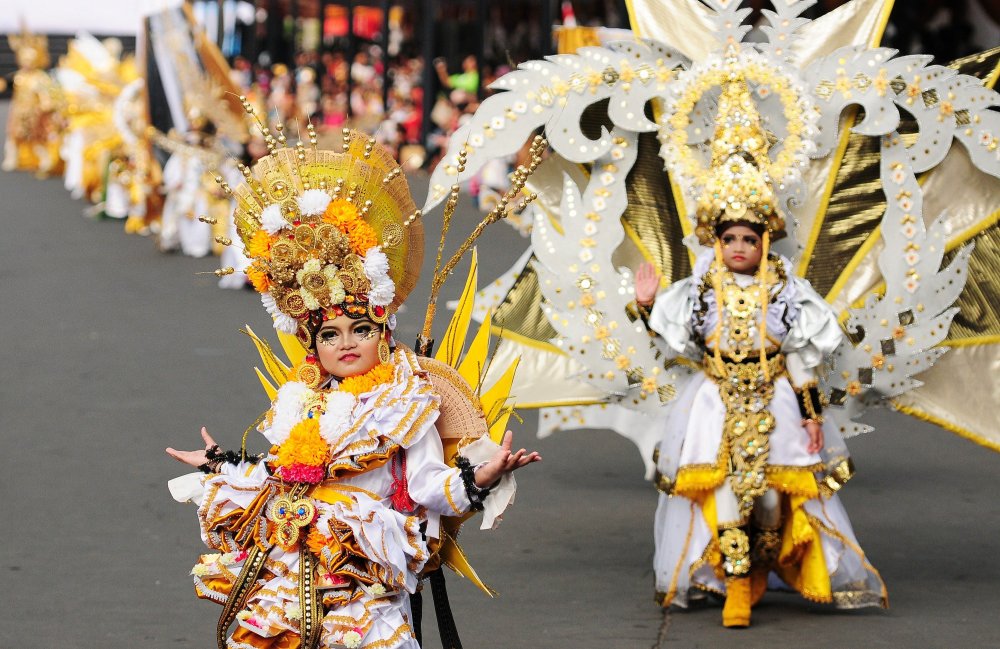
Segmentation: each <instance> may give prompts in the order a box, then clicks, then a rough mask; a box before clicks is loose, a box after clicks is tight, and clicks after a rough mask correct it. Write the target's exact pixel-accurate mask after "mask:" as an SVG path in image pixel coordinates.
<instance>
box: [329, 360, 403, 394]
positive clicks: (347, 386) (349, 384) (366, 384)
mask: <svg viewBox="0 0 1000 649" xmlns="http://www.w3.org/2000/svg"><path fill="white" fill-rule="evenodd" d="M395 376H396V366H395V365H393V364H392V363H379V364H378V365H376V366H375V367H373V368H371V369H370V370H368V371H367V372H365V373H364V374H359V375H358V376H348V377H347V378H345V379H344V380H343V381H341V382H340V388H339V389H340V391H341V392H350V393H351V394H353V395H354V396H358V395H361V394H363V393H365V392H371V391H372V390H374V389H375V386H377V385H382V384H383V383H388V382H389V381H391V380H392V379H393V378H395Z"/></svg>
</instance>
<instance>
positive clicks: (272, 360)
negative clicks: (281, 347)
mask: <svg viewBox="0 0 1000 649" xmlns="http://www.w3.org/2000/svg"><path fill="white" fill-rule="evenodd" d="M243 333H245V334H246V335H247V336H249V338H250V340H252V341H253V344H254V347H256V348H257V353H258V354H260V360H261V362H262V363H263V364H264V369H265V370H266V371H267V373H268V375H269V376H270V381H269V380H267V378H265V376H264V373H263V372H261V370H260V369H258V368H256V367H255V368H254V370H255V371H256V372H257V376H258V378H260V380H261V384H262V385H263V386H264V391H265V392H267V393H268V396H270V397H271V398H272V399H273V398H274V396H273V395H272V394H271V391H272V390H274V391H277V388H280V387H281V386H283V385H284V384H285V382H286V381H288V372H289V369H290V368H289V367H288V366H287V365H285V364H284V363H283V362H282V361H281V359H280V358H278V355H277V354H275V353H274V350H273V349H272V348H271V345H270V344H269V343H268V342H267V341H265V340H263V339H261V338H260V337H259V336H258V335H257V334H256V333H254V330H253V329H251V328H250V325H246V329H244V330H243Z"/></svg>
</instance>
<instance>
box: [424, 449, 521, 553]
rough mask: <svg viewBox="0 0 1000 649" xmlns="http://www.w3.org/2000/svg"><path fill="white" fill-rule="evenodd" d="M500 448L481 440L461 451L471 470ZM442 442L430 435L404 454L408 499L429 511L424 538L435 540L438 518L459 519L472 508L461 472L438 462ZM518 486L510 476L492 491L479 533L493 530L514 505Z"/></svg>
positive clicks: (486, 504)
mask: <svg viewBox="0 0 1000 649" xmlns="http://www.w3.org/2000/svg"><path fill="white" fill-rule="evenodd" d="M499 448H500V446H499V445H498V444H497V443H496V442H494V441H493V440H492V439H490V438H489V437H487V436H485V435H484V436H483V437H481V438H479V439H478V440H476V441H475V442H473V443H471V444H469V445H468V446H466V447H465V448H463V449H462V450H461V452H460V453H461V455H462V456H464V457H465V458H466V459H467V460H469V463H470V464H471V465H472V466H479V465H482V464H484V463H486V462H488V461H489V460H490V458H492V457H493V455H494V454H495V453H496V451H497V449H499ZM441 457H442V446H441V438H440V437H438V435H437V434H436V431H433V432H431V433H429V434H428V435H426V436H425V438H424V439H421V440H420V441H419V442H417V443H416V444H414V445H413V446H411V447H410V448H408V449H407V450H406V473H407V482H408V485H407V486H408V488H409V491H410V497H411V498H412V499H413V500H414V502H416V503H419V504H420V505H423V506H424V507H425V508H426V509H427V510H428V525H427V535H428V536H434V537H437V531H438V525H439V521H440V517H441V516H460V515H462V514H464V513H466V512H468V511H469V510H470V509H471V508H472V503H471V502H470V501H469V495H468V493H467V492H466V490H465V484H464V483H463V482H462V475H461V471H460V470H459V469H457V468H453V467H449V466H447V465H446V464H444V462H442V461H441ZM516 490H517V483H516V482H515V481H514V476H513V475H511V474H510V473H507V474H504V475H503V477H501V478H500V481H499V482H498V483H497V484H496V485H494V486H493V487H491V489H490V493H489V495H488V496H486V499H485V500H484V501H483V521H482V523H481V525H480V529H484V530H487V529H494V528H495V527H496V526H497V524H498V523H499V521H500V519H501V517H502V515H503V512H504V510H506V509H507V507H508V506H509V505H511V504H513V502H514V494H515V492H516Z"/></svg>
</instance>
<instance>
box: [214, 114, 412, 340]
mask: <svg viewBox="0 0 1000 649" xmlns="http://www.w3.org/2000/svg"><path fill="white" fill-rule="evenodd" d="M245 107H246V108H247V110H248V112H250V113H251V114H253V113H252V109H250V108H249V105H248V104H245ZM258 125H259V126H260V128H261V131H262V132H263V134H264V138H265V141H266V142H267V145H268V149H269V154H268V155H266V156H264V157H263V158H261V159H260V160H259V161H257V163H256V164H255V165H254V167H253V169H252V170H251V169H250V168H249V167H245V166H242V165H241V166H240V170H241V171H242V172H243V175H244V178H245V179H246V183H244V184H242V185H241V186H240V187H238V188H237V189H236V190H230V188H229V187H228V186H227V185H226V184H225V183H224V182H223V183H221V184H222V185H223V188H224V189H225V190H227V191H231V192H232V193H233V194H234V196H235V198H236V203H237V205H236V210H235V213H234V217H233V218H234V220H235V222H236V230H237V233H238V234H239V237H240V239H241V240H242V241H243V244H244V248H245V251H246V255H247V257H248V258H250V259H251V261H252V263H251V265H250V267H249V268H248V269H247V276H248V277H249V278H250V281H251V283H252V284H253V286H254V288H255V289H256V290H257V291H258V292H259V293H260V294H261V301H262V302H263V304H264V307H265V308H266V309H267V311H268V313H270V314H271V316H272V317H273V318H274V327H275V329H277V330H279V331H282V332H285V333H289V334H295V335H296V336H297V337H298V339H299V342H300V343H302V345H303V346H304V347H306V348H308V347H310V346H311V345H312V343H313V335H314V333H315V329H316V328H317V326H318V324H319V323H320V322H321V320H322V319H323V318H324V317H336V316H339V315H348V316H350V317H354V318H361V317H368V318H371V319H372V320H373V321H374V322H376V323H378V324H383V323H387V321H388V320H389V318H390V316H391V315H392V314H393V313H394V312H395V311H396V309H397V308H398V307H399V305H400V304H401V303H402V302H403V300H405V299H406V296H407V295H408V294H409V292H410V291H411V290H412V289H413V287H414V285H415V284H416V282H417V276H418V275H419V272H420V265H421V262H422V261H423V224H422V222H421V221H420V220H419V216H420V212H419V211H418V210H416V207H415V205H414V203H413V199H412V197H411V196H410V191H409V187H408V186H407V183H406V178H405V176H403V174H402V172H401V170H400V168H399V165H398V163H397V162H396V160H395V159H394V158H393V156H392V155H391V153H389V151H387V150H386V149H385V148H384V147H382V146H381V145H379V144H377V143H376V142H375V140H374V139H372V138H369V137H367V136H365V135H363V134H361V133H356V132H353V131H350V130H348V129H345V130H344V134H343V144H342V147H341V151H339V152H337V151H326V150H319V149H317V148H316V134H315V131H314V130H313V128H312V126H311V125H310V127H309V140H310V145H311V146H308V147H307V146H305V145H304V144H303V143H302V142H299V143H297V144H296V145H295V147H288V146H285V141H286V140H285V136H284V135H283V134H282V128H281V127H280V126H278V127H277V132H278V135H277V137H275V136H273V135H272V134H271V132H270V131H269V129H268V128H267V126H266V125H264V124H262V123H261V122H259V121H258ZM223 243H228V242H223ZM220 272H222V273H226V272H229V269H223V270H222V271H220Z"/></svg>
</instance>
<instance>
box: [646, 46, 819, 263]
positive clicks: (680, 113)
mask: <svg viewBox="0 0 1000 649" xmlns="http://www.w3.org/2000/svg"><path fill="white" fill-rule="evenodd" d="M750 83H753V84H755V85H754V87H755V88H756V89H757V90H756V92H757V94H758V95H759V96H760V97H761V99H762V100H763V99H765V98H766V97H768V96H771V95H773V97H774V98H775V99H776V100H777V101H778V102H779V103H780V106H781V115H780V119H781V120H782V121H783V124H784V131H785V132H784V133H783V135H782V138H781V142H780V150H778V151H777V153H775V152H774V151H772V150H771V148H772V143H773V142H774V141H775V140H774V138H773V136H771V135H770V134H769V133H768V132H767V131H766V130H765V128H764V124H763V121H762V119H761V115H760V111H759V110H758V107H757V105H756V103H755V101H754V97H753V94H752V92H751V87H750ZM712 88H719V90H720V94H719V97H718V108H717V112H716V118H715V128H714V131H713V133H712V137H711V140H709V141H708V142H707V145H708V148H709V150H710V152H711V162H710V163H709V164H708V165H706V164H705V162H704V161H703V160H702V159H700V156H699V153H698V149H699V148H700V146H699V145H700V143H699V142H692V141H691V137H692V135H694V136H695V137H697V136H698V135H699V134H700V133H701V129H700V128H696V126H697V125H696V124H694V123H693V122H694V121H695V119H694V117H695V116H697V115H699V114H700V113H701V112H702V111H703V110H704V109H705V108H706V106H705V105H704V104H705V103H706V101H705V97H706V95H707V93H708V92H709V90H711V89H712ZM698 119H700V118H698ZM815 121H816V113H815V110H814V109H813V105H812V100H811V98H810V97H809V95H808V93H806V92H805V91H804V89H803V88H801V87H800V84H799V82H798V81H797V80H796V79H795V78H794V77H792V76H790V74H789V73H788V71H787V70H784V69H782V68H781V67H779V66H775V65H774V63H773V62H770V61H768V60H767V59H766V58H764V57H762V56H761V55H760V53H758V52H756V51H754V50H752V49H744V50H741V49H740V48H739V46H738V45H735V44H734V45H731V46H730V47H729V48H728V49H727V50H726V52H725V54H724V55H723V56H716V57H712V58H710V59H709V60H707V61H705V62H704V63H702V64H699V65H696V66H694V67H692V68H691V69H690V70H688V71H686V72H683V73H681V75H680V76H679V77H678V82H677V84H676V86H675V88H674V99H673V101H672V102H671V103H670V104H669V105H668V111H667V113H666V114H665V116H664V118H663V121H662V122H661V124H662V128H661V131H660V137H661V142H662V143H663V150H662V154H663V156H664V158H665V159H666V160H667V161H668V163H669V164H670V167H671V171H672V173H674V174H676V175H677V177H678V178H679V179H680V180H681V181H682V183H683V184H684V185H686V186H687V187H688V188H689V189H690V190H691V192H692V194H693V195H694V196H695V197H696V207H695V219H696V220H695V234H696V235H697V237H698V241H699V243H701V244H702V245H705V246H711V245H713V244H714V243H715V240H716V230H717V228H718V227H719V225H721V224H723V223H731V222H739V221H744V222H748V223H752V224H756V225H760V226H762V227H763V228H764V230H765V233H766V234H767V235H768V238H769V239H770V240H771V241H776V240H778V239H781V238H782V237H784V236H786V231H785V218H784V216H783V215H782V214H781V212H780V210H779V203H781V202H782V198H781V197H779V196H778V195H777V194H778V192H777V191H775V188H778V189H779V190H783V191H785V193H787V191H788V188H791V187H796V186H798V185H799V184H800V182H801V172H802V169H803V168H804V167H805V166H806V165H807V164H808V156H809V154H810V152H812V151H814V150H815V142H814V141H813V136H814V133H815Z"/></svg>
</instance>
